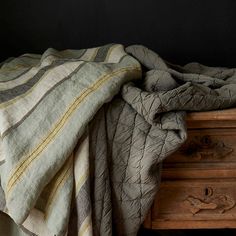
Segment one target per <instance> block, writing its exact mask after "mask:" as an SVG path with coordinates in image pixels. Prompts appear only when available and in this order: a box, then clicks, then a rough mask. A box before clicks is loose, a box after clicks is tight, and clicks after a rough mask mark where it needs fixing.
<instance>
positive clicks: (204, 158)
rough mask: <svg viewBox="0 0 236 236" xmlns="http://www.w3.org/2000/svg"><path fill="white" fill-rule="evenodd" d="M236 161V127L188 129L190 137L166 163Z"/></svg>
mask: <svg viewBox="0 0 236 236" xmlns="http://www.w3.org/2000/svg"><path fill="white" fill-rule="evenodd" d="M181 162H188V163H201V164H202V163H209V162H211V163H212V162H213V163H217V162H218V163H222V162H234V163H236V129H204V130H188V139H187V141H186V143H185V144H183V146H182V147H181V148H180V149H179V150H178V151H176V152H175V153H174V154H173V155H171V156H170V157H168V158H167V159H166V161H165V163H181Z"/></svg>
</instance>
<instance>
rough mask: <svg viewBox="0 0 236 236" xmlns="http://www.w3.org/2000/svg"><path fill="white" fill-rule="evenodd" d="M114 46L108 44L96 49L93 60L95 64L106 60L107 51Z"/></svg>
mask: <svg viewBox="0 0 236 236" xmlns="http://www.w3.org/2000/svg"><path fill="white" fill-rule="evenodd" d="M112 46H114V44H108V45H105V46H104V47H101V48H99V49H98V52H97V55H96V57H95V58H94V61H95V62H102V61H104V60H105V59H106V56H107V54H108V52H109V49H110V48H111V47H112Z"/></svg>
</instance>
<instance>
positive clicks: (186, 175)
mask: <svg viewBox="0 0 236 236" xmlns="http://www.w3.org/2000/svg"><path fill="white" fill-rule="evenodd" d="M162 178H163V179H200V178H204V179H209V178H214V179H215V178H236V170H235V169H206V170H204V169H196V170H193V169H192V170H187V169H174V170H171V169H163V170H162Z"/></svg>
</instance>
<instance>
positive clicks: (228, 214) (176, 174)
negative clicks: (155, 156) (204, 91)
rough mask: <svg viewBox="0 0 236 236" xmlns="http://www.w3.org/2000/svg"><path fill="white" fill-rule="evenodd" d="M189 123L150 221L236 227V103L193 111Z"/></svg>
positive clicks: (160, 225)
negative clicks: (231, 105) (183, 140)
mask: <svg viewBox="0 0 236 236" xmlns="http://www.w3.org/2000/svg"><path fill="white" fill-rule="evenodd" d="M187 125H188V140H187V142H186V143H185V144H184V145H183V146H182V147H181V148H180V149H179V150H178V151H177V152H175V153H174V154H173V155H171V156H170V157H168V158H167V159H166V160H165V161H164V163H163V170H162V183H161V187H160V190H159V192H158V194H157V197H156V199H155V201H154V204H153V206H152V209H151V211H150V213H149V214H148V217H147V218H146V220H145V222H144V227H145V228H149V229H197V228H236V109H228V110H222V111H213V112H198V113H195V112H194V113H189V114H188V116H187Z"/></svg>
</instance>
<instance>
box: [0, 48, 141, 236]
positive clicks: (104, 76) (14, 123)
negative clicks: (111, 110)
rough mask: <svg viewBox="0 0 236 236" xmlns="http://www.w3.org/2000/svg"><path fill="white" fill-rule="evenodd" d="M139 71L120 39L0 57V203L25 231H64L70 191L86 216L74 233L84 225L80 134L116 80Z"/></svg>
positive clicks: (44, 235)
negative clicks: (1, 59)
mask: <svg viewBox="0 0 236 236" xmlns="http://www.w3.org/2000/svg"><path fill="white" fill-rule="evenodd" d="M140 78H141V67H140V64H139V63H138V61H137V60H136V59H134V58H133V57H131V56H129V55H128V54H127V53H125V51H124V48H123V46H122V45H119V44H111V45H106V46H103V47H98V48H92V49H87V50H65V51H61V52H59V51H56V50H54V49H49V50H47V51H46V52H45V53H44V54H43V55H42V56H40V55H34V54H25V55H22V56H20V57H18V58H12V59H10V60H8V61H7V62H5V63H3V64H2V65H1V68H0V137H1V140H0V145H1V146H0V149H1V153H0V154H1V155H0V176H1V177H0V179H1V186H2V189H3V191H0V198H1V199H0V206H1V210H2V211H4V212H5V213H7V214H8V215H9V216H10V217H11V218H12V219H13V220H14V221H15V222H16V223H17V224H18V225H23V226H24V229H25V230H27V232H32V233H34V234H36V235H42V236H47V235H57V236H59V235H65V234H66V231H67V225H68V220H69V215H70V208H71V204H72V202H73V200H72V199H74V198H76V199H77V204H79V205H80V211H81V212H85V214H86V217H85V218H84V219H83V222H82V223H83V224H82V225H79V228H78V229H77V231H76V232H73V235H77V233H78V235H84V234H83V233H87V234H88V233H89V232H91V217H90V215H91V212H89V211H86V209H87V208H86V203H85V202H84V201H83V198H85V197H87V196H88V193H85V192H84V191H83V186H82V185H81V183H82V182H83V180H87V179H88V174H86V173H88V169H87V161H88V159H86V157H87V153H88V152H86V142H87V141H86V139H83V138H81V137H82V135H83V134H84V133H85V134H86V126H87V125H88V123H89V121H90V120H91V119H92V118H93V117H94V115H95V114H96V112H97V111H98V110H99V108H100V107H101V106H102V105H103V104H104V103H106V102H109V101H110V100H111V99H112V97H113V96H114V95H115V94H116V93H118V92H119V89H120V87H121V85H122V84H123V83H125V82H128V81H130V80H131V79H140ZM80 138H81V142H80V144H81V145H79V148H78V149H76V145H78V140H80ZM84 171H85V172H84ZM86 171H87V172H86ZM81 188H82V189H81ZM86 194H87V195H86ZM80 219H81V217H80V218H79V220H80ZM80 226H81V227H80Z"/></svg>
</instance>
